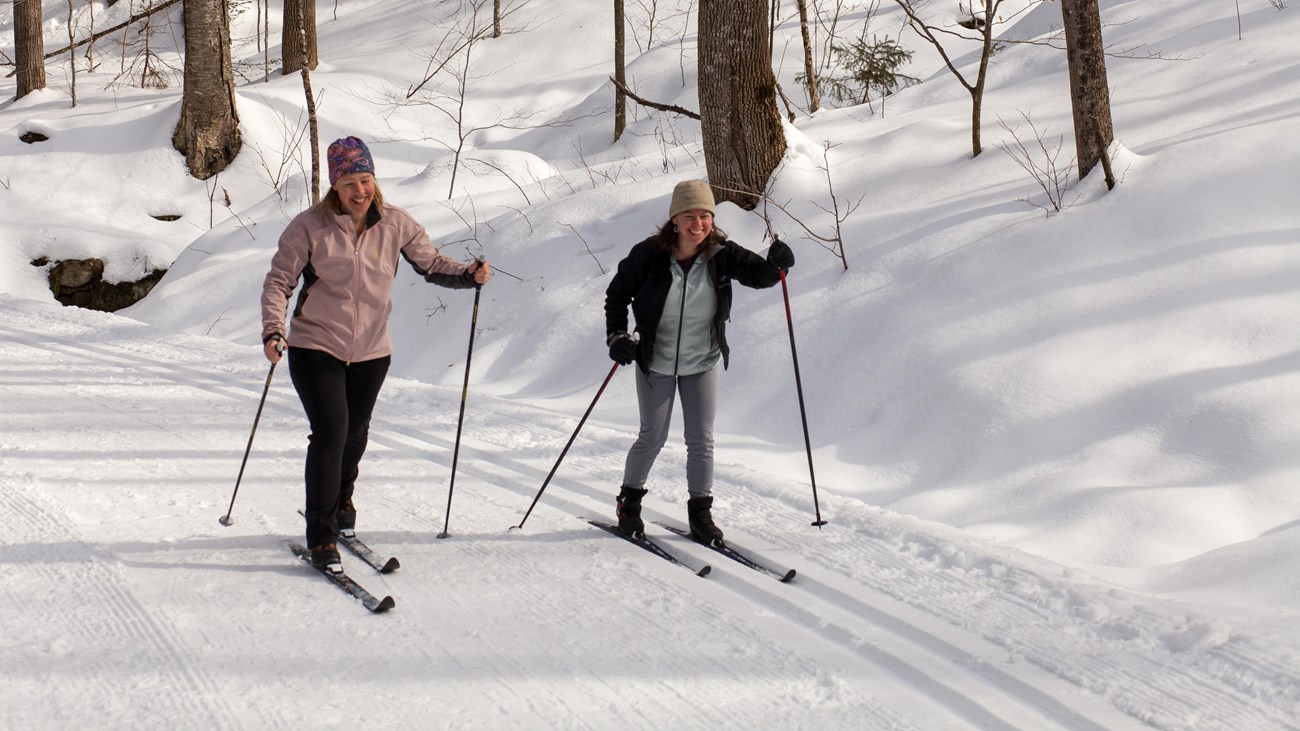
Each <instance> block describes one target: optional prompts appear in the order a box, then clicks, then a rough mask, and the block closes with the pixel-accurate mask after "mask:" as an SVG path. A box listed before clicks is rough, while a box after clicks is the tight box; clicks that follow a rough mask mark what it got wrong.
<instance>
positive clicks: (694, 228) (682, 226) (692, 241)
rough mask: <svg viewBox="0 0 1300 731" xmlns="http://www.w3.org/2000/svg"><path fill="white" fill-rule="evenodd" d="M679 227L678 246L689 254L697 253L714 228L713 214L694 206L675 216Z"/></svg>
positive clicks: (674, 221) (675, 224) (675, 223)
mask: <svg viewBox="0 0 1300 731" xmlns="http://www.w3.org/2000/svg"><path fill="white" fill-rule="evenodd" d="M673 225H674V226H676V227H677V248H678V251H679V252H682V253H685V254H687V255H690V254H693V253H695V251H696V250H697V249H699V248H700V244H703V243H704V240H705V239H706V238H708V237H709V232H710V231H712V230H713V214H712V213H710V212H709V211H706V210H704V209H702V208H692V209H690V210H688V211H682V212H681V213H678V214H677V215H676V216H673Z"/></svg>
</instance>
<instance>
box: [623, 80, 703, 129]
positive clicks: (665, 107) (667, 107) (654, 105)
mask: <svg viewBox="0 0 1300 731" xmlns="http://www.w3.org/2000/svg"><path fill="white" fill-rule="evenodd" d="M609 81H610V83H612V84H613V85H614V86H615V87H616V88H618V89H619V90H620V91H622V92H623V93H624V94H627V96H628V98H630V99H631V100H632V101H634V102H636V103H637V104H640V105H641V106H643V107H649V108H650V109H658V110H659V111H661V112H671V113H673V114H680V115H682V116H683V117H690V118H691V119H694V120H699V118H700V115H699V114H697V113H695V112H692V111H691V110H689V109H682V108H681V107H679V106H676V105H674V104H659V103H658V102H652V101H648V100H646V99H642V98H641V97H639V96H637V95H636V93H635V92H633V91H632V90H631V89H629V88H627V87H626V86H624V85H623V84H620V83H618V82H617V81H615V80H614V77H613V76H611V77H609Z"/></svg>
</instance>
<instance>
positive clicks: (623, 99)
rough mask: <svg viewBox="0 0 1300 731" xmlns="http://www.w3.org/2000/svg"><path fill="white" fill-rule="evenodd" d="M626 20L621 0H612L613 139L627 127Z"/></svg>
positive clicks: (619, 135) (620, 134) (620, 135)
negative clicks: (624, 56) (625, 91)
mask: <svg viewBox="0 0 1300 731" xmlns="http://www.w3.org/2000/svg"><path fill="white" fill-rule="evenodd" d="M626 26H627V20H626V18H625V17H624V15H623V0H614V141H615V142H617V141H618V138H620V137H622V136H623V130H624V129H626V128H627V94H624V93H623V90H624V89H626V88H627V68H626V64H625V61H624V58H623V54H624V52H625V51H626V40H625V33H624V29H625V28H626Z"/></svg>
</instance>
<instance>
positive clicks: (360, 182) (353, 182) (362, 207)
mask: <svg viewBox="0 0 1300 731" xmlns="http://www.w3.org/2000/svg"><path fill="white" fill-rule="evenodd" d="M334 191H335V192H337V193H338V195H339V202H341V203H342V204H343V210H344V211H346V212H347V214H348V215H349V216H351V217H352V220H354V221H360V220H362V219H364V218H365V217H366V213H367V212H369V211H370V204H371V203H373V202H374V200H375V176H374V175H371V174H370V173H349V174H347V175H344V176H343V177H341V178H339V179H338V180H336V181H334Z"/></svg>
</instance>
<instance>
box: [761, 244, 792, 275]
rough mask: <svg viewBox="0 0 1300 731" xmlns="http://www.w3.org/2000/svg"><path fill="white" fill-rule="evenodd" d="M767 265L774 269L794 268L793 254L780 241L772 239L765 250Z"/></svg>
mask: <svg viewBox="0 0 1300 731" xmlns="http://www.w3.org/2000/svg"><path fill="white" fill-rule="evenodd" d="M767 263H768V264H771V265H772V267H773V268H775V269H781V270H785V269H789V268H790V267H792V266H794V252H793V251H791V250H790V247H789V246H786V244H785V242H784V241H782V240H781V239H773V240H772V245H771V246H769V247H768V249H767Z"/></svg>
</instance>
